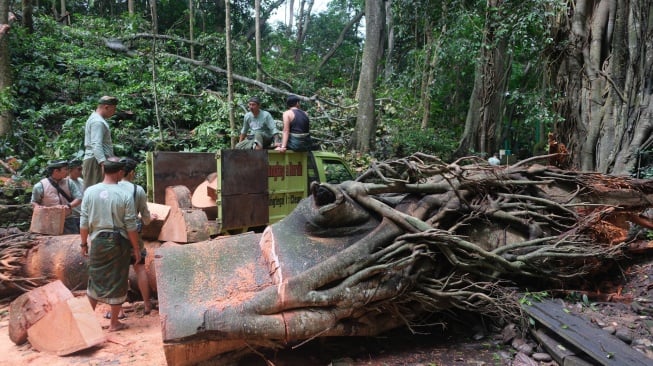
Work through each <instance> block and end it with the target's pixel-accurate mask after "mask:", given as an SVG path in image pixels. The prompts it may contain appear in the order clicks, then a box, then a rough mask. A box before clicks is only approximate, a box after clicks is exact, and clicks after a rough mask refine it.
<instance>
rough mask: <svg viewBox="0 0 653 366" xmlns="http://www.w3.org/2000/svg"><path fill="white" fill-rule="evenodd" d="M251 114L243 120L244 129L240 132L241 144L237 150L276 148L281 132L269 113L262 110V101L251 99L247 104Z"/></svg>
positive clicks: (239, 143) (248, 113) (247, 114)
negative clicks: (276, 139)
mask: <svg viewBox="0 0 653 366" xmlns="http://www.w3.org/2000/svg"><path fill="white" fill-rule="evenodd" d="M247 106H248V107H249V112H247V113H245V117H244V118H243V128H242V129H241V130H240V140H239V141H240V142H238V144H236V149H268V148H274V147H275V146H274V145H273V142H274V138H275V136H276V137H277V138H278V135H279V130H278V129H277V125H276V123H275V122H274V119H272V115H270V113H269V112H267V111H264V110H262V109H261V100H260V99H259V98H258V97H251V98H249V101H248V103H247Z"/></svg>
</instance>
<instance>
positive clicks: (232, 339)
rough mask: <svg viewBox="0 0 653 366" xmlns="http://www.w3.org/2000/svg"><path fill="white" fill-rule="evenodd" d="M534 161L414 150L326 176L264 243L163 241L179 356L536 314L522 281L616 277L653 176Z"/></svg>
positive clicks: (162, 280) (169, 315)
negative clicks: (505, 162)
mask: <svg viewBox="0 0 653 366" xmlns="http://www.w3.org/2000/svg"><path fill="white" fill-rule="evenodd" d="M539 158H540V159H547V158H548V156H544V157H539ZM533 161H535V160H530V161H525V162H521V163H518V164H515V165H513V166H508V167H493V166H489V165H487V164H486V163H485V162H482V161H480V160H476V159H474V158H470V159H465V160H460V161H457V162H454V163H452V164H446V163H444V162H441V161H439V160H438V159H437V158H434V157H430V156H426V155H414V156H411V157H409V158H406V159H400V160H396V161H391V162H384V163H379V164H376V165H374V166H372V167H371V168H370V169H369V171H368V172H366V173H364V174H363V175H362V176H361V177H360V178H359V179H358V181H357V182H345V183H342V184H340V185H329V184H320V185H313V186H312V187H311V191H312V194H311V197H309V198H307V199H305V200H303V201H302V202H301V203H300V205H299V206H298V208H297V209H296V210H295V211H293V213H292V214H291V215H290V216H288V217H287V218H285V219H284V220H282V221H280V222H278V223H276V224H274V225H272V226H270V227H268V229H267V230H266V231H265V233H264V234H263V235H262V236H261V238H260V239H258V238H253V237H251V236H243V237H233V238H230V239H229V241H228V242H220V243H218V242H216V241H208V242H202V243H196V244H194V245H193V246H180V247H176V248H170V249H161V250H160V251H159V252H158V254H159V255H158V257H159V258H157V260H156V261H155V266H156V268H157V276H158V281H159V292H160V297H163V298H166V299H167V301H162V302H160V312H161V315H162V319H164V320H163V338H164V342H165V346H164V347H165V348H166V350H167V351H166V356H167V357H168V363H169V364H171V365H186V364H192V363H195V362H199V361H201V360H205V359H207V358H208V357H211V356H213V355H218V354H220V355H221V357H222V356H224V357H229V356H230V355H234V354H238V352H243V351H245V352H246V351H248V348H247V347H255V346H259V347H282V346H285V345H288V344H295V343H298V342H304V341H306V340H310V339H312V338H315V337H322V336H336V335H373V334H378V333H380V332H383V331H385V330H387V329H390V328H393V327H397V326H401V325H406V326H409V327H417V326H420V325H422V324H424V323H425V322H431V323H432V322H437V321H444V320H443V319H444V316H445V315H446V314H450V313H455V312H456V311H465V312H468V311H471V312H476V313H479V314H482V315H484V316H486V317H488V318H490V319H491V320H494V321H496V322H505V321H514V320H515V319H522V320H525V317H523V316H522V315H521V308H520V306H519V299H518V298H517V295H516V293H517V289H518V288H519V287H527V288H528V289H529V291H533V290H535V289H548V288H563V287H564V288H574V286H578V287H579V288H580V286H581V285H582V283H585V282H586V281H587V280H588V279H591V278H592V277H593V276H596V275H598V274H600V273H602V272H605V271H606V269H607V268H608V267H609V266H608V264H610V263H614V262H616V261H618V260H620V259H623V258H624V257H625V254H626V253H627V250H628V248H629V247H630V246H629V245H627V244H628V242H629V241H630V239H629V238H628V229H629V227H628V225H629V224H628V222H629V221H631V222H634V221H638V220H636V219H635V217H639V213H640V212H642V211H643V210H645V209H647V208H648V207H650V206H651V197H652V196H651V195H652V194H653V184H652V182H651V181H640V180H634V179H630V178H627V177H614V176H607V175H602V174H596V173H584V172H573V171H565V170H561V169H557V168H554V167H550V166H542V165H537V164H532V165H529V164H531V163H532V162H533ZM640 222H641V223H643V224H645V225H648V224H650V227H652V228H653V221H651V220H648V219H642V221H640ZM254 242H258V248H256V247H254V245H253V244H254ZM253 247H254V248H256V249H254V248H253ZM209 253H215V254H213V255H209ZM213 256H215V258H214V257H213ZM192 258H204V259H205V260H202V261H200V262H194V261H193V260H192ZM182 264H183V265H182ZM265 273H268V274H269V275H268V276H269V277H261V276H263V274H265ZM252 276H254V277H252ZM217 279H219V280H217ZM225 279H228V280H225ZM243 285H244V286H243ZM189 287H192V288H193V289H192V290H190V291H188V295H186V296H182V298H177V297H178V296H179V294H180V291H179V289H180V288H189ZM199 289H202V291H206V289H210V291H208V292H205V293H203V295H204V296H197V295H198V294H197V292H196V290H199ZM238 295H240V296H238ZM524 324H525V323H524ZM199 349H202V350H203V352H190V351H191V350H195V351H196V350H199Z"/></svg>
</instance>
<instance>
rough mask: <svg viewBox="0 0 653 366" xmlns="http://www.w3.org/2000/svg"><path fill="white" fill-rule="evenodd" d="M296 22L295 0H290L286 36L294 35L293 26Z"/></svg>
mask: <svg viewBox="0 0 653 366" xmlns="http://www.w3.org/2000/svg"><path fill="white" fill-rule="evenodd" d="M294 22H295V0H289V1H288V24H286V27H287V28H286V37H288V38H290V36H291V35H292V26H293V23H294Z"/></svg>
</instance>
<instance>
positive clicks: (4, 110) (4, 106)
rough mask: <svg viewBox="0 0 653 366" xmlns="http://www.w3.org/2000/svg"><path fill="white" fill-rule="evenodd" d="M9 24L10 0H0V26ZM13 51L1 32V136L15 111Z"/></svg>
mask: <svg viewBox="0 0 653 366" xmlns="http://www.w3.org/2000/svg"><path fill="white" fill-rule="evenodd" d="M4 24H9V0H0V26H1V25H4ZM11 89H12V80H11V52H10V49H9V37H8V36H7V34H0V101H1V102H0V137H2V136H4V135H6V134H8V133H9V131H10V130H11V123H12V120H13V113H12V111H11V103H9V101H10V100H11Z"/></svg>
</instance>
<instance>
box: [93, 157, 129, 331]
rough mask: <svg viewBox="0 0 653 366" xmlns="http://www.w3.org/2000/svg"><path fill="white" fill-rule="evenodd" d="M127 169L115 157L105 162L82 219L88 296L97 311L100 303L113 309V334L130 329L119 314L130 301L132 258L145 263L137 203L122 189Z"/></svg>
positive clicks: (110, 328) (111, 324)
mask: <svg viewBox="0 0 653 366" xmlns="http://www.w3.org/2000/svg"><path fill="white" fill-rule="evenodd" d="M124 167H125V163H124V162H120V161H119V159H118V158H117V157H115V156H114V157H109V158H108V159H107V160H105V161H104V178H103V180H102V182H100V183H97V184H94V185H92V186H90V187H88V188H87V189H86V190H85V191H84V199H83V200H82V216H81V219H80V239H81V248H82V255H84V256H88V257H89V261H88V286H87V287H86V295H87V296H88V298H89V302H90V303H91V307H93V309H95V307H96V306H97V303H98V302H103V303H105V304H109V306H110V307H111V316H110V318H111V321H110V325H109V331H110V332H115V331H119V330H122V329H125V328H127V325H126V324H124V323H121V322H120V321H119V320H118V315H119V313H120V309H121V308H122V303H123V302H125V300H126V299H127V288H128V278H129V261H130V257H131V256H132V255H133V256H134V260H135V261H136V262H140V260H141V252H140V250H139V246H138V232H137V231H136V230H137V219H136V209H135V208H134V200H133V199H132V196H131V195H130V194H129V193H127V192H125V190H124V189H123V188H121V187H120V186H118V182H119V181H120V179H122V176H123V174H124V173H123V169H124ZM132 252H133V253H132Z"/></svg>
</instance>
